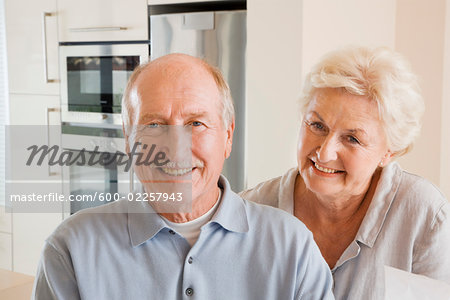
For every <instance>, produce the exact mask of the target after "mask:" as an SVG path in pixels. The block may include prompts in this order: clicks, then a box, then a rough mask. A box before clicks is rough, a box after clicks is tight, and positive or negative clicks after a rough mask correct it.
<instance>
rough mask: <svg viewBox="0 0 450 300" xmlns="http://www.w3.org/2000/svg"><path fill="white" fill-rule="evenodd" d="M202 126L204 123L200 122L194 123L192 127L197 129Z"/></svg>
mask: <svg viewBox="0 0 450 300" xmlns="http://www.w3.org/2000/svg"><path fill="white" fill-rule="evenodd" d="M202 124H203V123H202V122H199V121H194V122H192V123H191V125H192V126H195V127H197V126H202Z"/></svg>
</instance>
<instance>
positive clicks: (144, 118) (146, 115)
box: [139, 113, 161, 122]
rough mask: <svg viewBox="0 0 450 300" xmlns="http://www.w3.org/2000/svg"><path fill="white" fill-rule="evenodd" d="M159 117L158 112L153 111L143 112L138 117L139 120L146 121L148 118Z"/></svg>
mask: <svg viewBox="0 0 450 300" xmlns="http://www.w3.org/2000/svg"><path fill="white" fill-rule="evenodd" d="M155 119H161V115H160V114H155V113H145V114H143V115H141V116H140V117H139V122H146V121H148V120H155Z"/></svg>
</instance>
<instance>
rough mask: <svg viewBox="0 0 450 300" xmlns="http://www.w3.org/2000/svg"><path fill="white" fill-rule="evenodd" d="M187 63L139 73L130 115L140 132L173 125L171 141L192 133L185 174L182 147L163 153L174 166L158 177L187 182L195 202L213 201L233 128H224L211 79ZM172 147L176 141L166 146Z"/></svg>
mask: <svg viewBox="0 0 450 300" xmlns="http://www.w3.org/2000/svg"><path fill="white" fill-rule="evenodd" d="M186 60H187V61H183V60H181V61H179V60H178V61H177V62H176V63H172V64H167V65H165V67H156V68H155V67H150V68H149V69H147V70H144V71H143V73H142V74H141V75H140V76H139V78H138V79H137V80H136V82H135V84H134V88H135V93H132V97H134V98H135V99H131V100H132V101H131V103H134V105H133V112H131V113H132V114H134V118H132V119H134V120H136V121H135V123H137V125H138V126H139V127H142V126H145V127H148V128H150V129H151V128H159V127H160V126H164V125H175V126H170V127H171V128H174V127H176V128H177V129H176V130H172V134H171V138H170V139H172V140H173V139H178V138H179V137H177V132H178V133H181V132H183V128H185V129H186V131H189V132H191V134H192V135H191V141H190V143H191V144H190V146H191V151H192V158H191V157H190V155H189V159H191V163H192V165H190V166H189V167H188V168H186V164H185V163H186V162H185V161H182V160H185V158H186V157H184V158H182V156H183V153H182V154H181V155H180V153H175V152H177V149H178V152H180V149H183V146H180V145H176V146H175V148H173V147H172V148H170V147H169V151H168V157H169V159H170V160H171V162H174V163H175V165H170V166H167V167H162V168H159V169H158V172H161V174H160V175H161V176H163V177H164V178H165V179H166V180H174V181H176V180H179V179H182V178H189V179H191V180H192V200H193V201H194V202H195V201H198V200H201V199H202V198H203V197H208V196H210V197H211V195H216V193H217V181H218V178H219V175H220V173H221V171H222V167H223V164H224V160H225V159H226V158H227V157H228V156H229V155H230V152H231V145H232V136H233V129H234V124H231V125H230V126H229V127H228V128H224V125H223V121H222V117H221V116H222V114H221V111H220V107H221V105H220V101H221V100H220V94H219V91H218V88H217V85H216V83H215V81H214V79H213V78H212V77H211V75H210V74H209V73H208V72H207V71H206V70H204V68H203V67H202V66H199V65H198V63H193V62H192V61H190V60H189V59H188V58H187V59H186ZM133 125H134V124H133ZM176 143H177V141H176V140H175V141H172V142H171V144H172V145H173V144H176ZM183 143H184V142H183ZM188 144H189V143H188ZM187 150H189V149H187ZM181 152H182V151H181ZM184 152H189V151H184ZM184 156H186V155H184ZM177 163H180V164H182V165H181V166H178V165H176V164H177Z"/></svg>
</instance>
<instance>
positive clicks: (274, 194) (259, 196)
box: [239, 168, 298, 207]
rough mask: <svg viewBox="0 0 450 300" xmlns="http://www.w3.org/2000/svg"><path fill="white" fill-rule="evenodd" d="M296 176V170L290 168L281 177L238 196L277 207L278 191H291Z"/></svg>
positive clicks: (260, 184)
mask: <svg viewBox="0 0 450 300" xmlns="http://www.w3.org/2000/svg"><path fill="white" fill-rule="evenodd" d="M297 174H298V171H297V168H292V169H290V170H289V171H287V172H286V173H285V174H284V175H282V176H278V177H275V178H272V179H269V180H267V181H264V182H261V183H259V184H257V185H256V186H255V187H253V188H250V189H247V190H245V191H242V192H240V193H239V196H241V197H242V198H243V199H245V200H249V201H253V202H256V203H260V204H265V205H270V206H273V207H279V206H280V205H279V202H280V201H281V199H280V190H283V189H292V190H293V186H294V184H295V178H296V177H297ZM291 186H292V188H291Z"/></svg>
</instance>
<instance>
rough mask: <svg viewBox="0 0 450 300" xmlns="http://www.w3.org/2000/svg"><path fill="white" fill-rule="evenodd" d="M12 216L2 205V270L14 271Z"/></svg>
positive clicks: (0, 265) (0, 240) (0, 256)
mask: <svg viewBox="0 0 450 300" xmlns="http://www.w3.org/2000/svg"><path fill="white" fill-rule="evenodd" d="M11 243H12V239H11V214H10V213H6V212H5V207H4V206H2V205H0V269H5V270H12V244H11Z"/></svg>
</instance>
